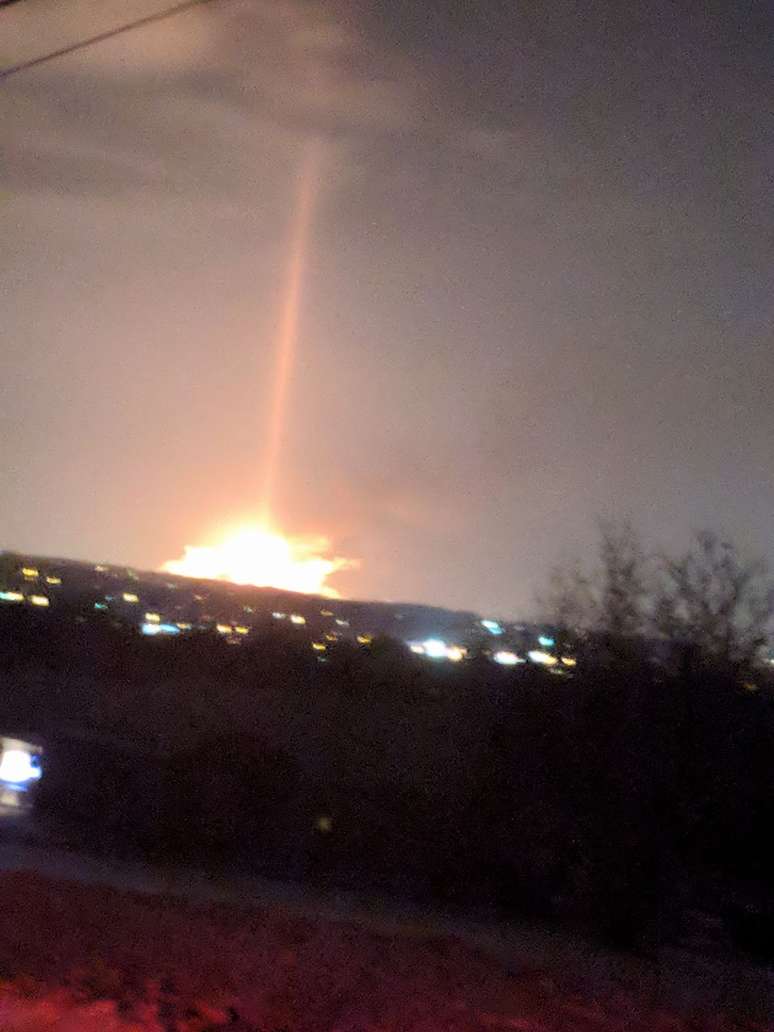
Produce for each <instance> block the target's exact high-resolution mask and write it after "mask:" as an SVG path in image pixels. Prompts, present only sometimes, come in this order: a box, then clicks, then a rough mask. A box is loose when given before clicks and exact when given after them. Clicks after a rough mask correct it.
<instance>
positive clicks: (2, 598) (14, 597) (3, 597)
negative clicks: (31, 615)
mask: <svg viewBox="0 0 774 1032" xmlns="http://www.w3.org/2000/svg"><path fill="white" fill-rule="evenodd" d="M23 601H24V595H22V593H21V592H20V591H0V602H23Z"/></svg>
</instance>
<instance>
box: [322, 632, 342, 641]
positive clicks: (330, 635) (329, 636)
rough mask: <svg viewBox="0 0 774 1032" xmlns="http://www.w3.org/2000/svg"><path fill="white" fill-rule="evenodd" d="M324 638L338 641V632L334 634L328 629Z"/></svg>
mask: <svg viewBox="0 0 774 1032" xmlns="http://www.w3.org/2000/svg"><path fill="white" fill-rule="evenodd" d="M325 640H326V641H338V640H339V636H338V634H334V633H332V632H331V631H328V633H327V634H326V635H325Z"/></svg>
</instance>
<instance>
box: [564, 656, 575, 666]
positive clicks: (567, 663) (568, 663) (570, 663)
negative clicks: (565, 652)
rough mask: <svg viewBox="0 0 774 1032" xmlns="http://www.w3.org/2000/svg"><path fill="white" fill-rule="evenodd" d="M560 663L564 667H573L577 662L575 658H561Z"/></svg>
mask: <svg viewBox="0 0 774 1032" xmlns="http://www.w3.org/2000/svg"><path fill="white" fill-rule="evenodd" d="M562 663H563V665H564V666H568V667H574V666H577V665H578V660H577V659H576V658H575V656H562Z"/></svg>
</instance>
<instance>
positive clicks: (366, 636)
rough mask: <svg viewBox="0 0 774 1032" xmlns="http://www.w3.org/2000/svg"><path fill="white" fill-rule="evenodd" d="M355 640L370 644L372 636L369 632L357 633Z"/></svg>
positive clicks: (362, 643)
mask: <svg viewBox="0 0 774 1032" xmlns="http://www.w3.org/2000/svg"><path fill="white" fill-rule="evenodd" d="M357 640H358V642H359V643H360V644H361V645H370V644H371V642H372V641H373V638H372V637H371V635H370V634H358V636H357Z"/></svg>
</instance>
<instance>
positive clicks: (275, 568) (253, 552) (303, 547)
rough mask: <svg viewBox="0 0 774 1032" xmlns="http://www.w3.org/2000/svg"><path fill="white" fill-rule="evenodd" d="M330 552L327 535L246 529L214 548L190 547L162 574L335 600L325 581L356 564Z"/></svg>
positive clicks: (335, 594)
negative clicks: (289, 534) (267, 588)
mask: <svg viewBox="0 0 774 1032" xmlns="http://www.w3.org/2000/svg"><path fill="white" fill-rule="evenodd" d="M329 550H330V543H329V542H328V540H327V539H326V538H324V537H284V536H283V535H282V534H279V533H276V532H274V531H269V530H266V529H263V528H261V527H244V528H242V529H241V530H238V531H237V532H236V533H234V534H232V535H230V536H229V537H227V538H225V539H224V540H222V541H220V542H218V543H217V544H215V545H203V546H194V545H186V546H185V550H184V555H183V557H182V558H180V559H171V560H169V562H166V563H164V565H163V566H162V570H164V571H166V572H167V573H176V574H179V575H180V576H183V577H196V578H200V579H202V580H226V581H231V582H232V583H234V584H253V585H255V586H256V587H272V588H280V589H282V590H284V591H299V592H302V593H304V594H315V595H323V596H327V597H329V598H337V597H338V592H337V591H336V590H335V589H334V588H332V587H331V586H330V585H329V584H328V583H327V580H328V578H329V577H330V576H331V575H332V574H334V573H337V572H338V571H339V570H345V569H348V568H350V567H351V566H352V565H353V563H352V561H351V560H349V559H343V558H341V557H338V556H336V557H329V556H328V554H327V553H328V552H329Z"/></svg>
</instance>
